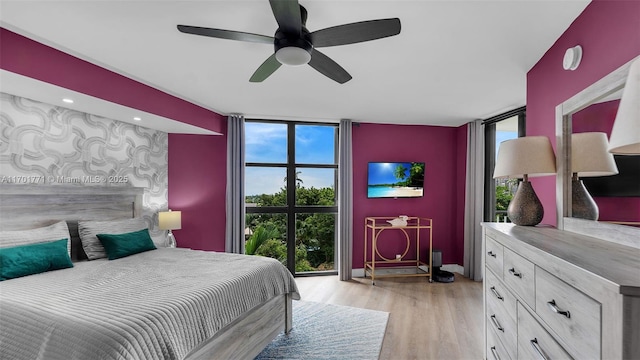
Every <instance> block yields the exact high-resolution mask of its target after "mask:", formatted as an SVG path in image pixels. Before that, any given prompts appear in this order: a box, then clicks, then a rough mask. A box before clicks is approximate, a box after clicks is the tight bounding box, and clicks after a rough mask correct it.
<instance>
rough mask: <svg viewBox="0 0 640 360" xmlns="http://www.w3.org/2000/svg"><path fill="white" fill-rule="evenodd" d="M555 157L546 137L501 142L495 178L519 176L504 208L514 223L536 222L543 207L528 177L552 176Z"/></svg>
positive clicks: (540, 215) (540, 219)
mask: <svg viewBox="0 0 640 360" xmlns="http://www.w3.org/2000/svg"><path fill="white" fill-rule="evenodd" d="M555 173H556V158H555V155H554V153H553V148H552V147H551V142H549V138H547V137H546V136H526V137H521V138H517V139H512V140H506V141H503V142H501V143H500V148H499V149H498V158H497V160H496V167H495V169H494V171H493V177H494V179H498V178H522V179H523V180H522V182H521V183H520V184H519V185H518V189H517V190H516V193H515V195H514V196H513V199H511V202H510V203H509V206H508V207H507V216H509V219H510V220H511V222H512V223H514V224H516V225H524V226H534V225H538V224H539V223H540V222H541V221H542V218H543V216H544V208H543V207H542V203H541V202H540V199H538V196H537V195H536V193H535V191H533V186H531V183H530V182H529V177H530V176H531V177H535V176H545V175H555Z"/></svg>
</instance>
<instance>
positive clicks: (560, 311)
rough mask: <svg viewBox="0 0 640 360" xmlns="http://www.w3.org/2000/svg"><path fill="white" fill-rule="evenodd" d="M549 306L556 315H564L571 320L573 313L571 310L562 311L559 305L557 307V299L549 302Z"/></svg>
mask: <svg viewBox="0 0 640 360" xmlns="http://www.w3.org/2000/svg"><path fill="white" fill-rule="evenodd" d="M547 305H549V309H551V311H553V312H554V313H556V314H558V315H564V316H566V317H567V319H570V318H571V313H570V312H569V310H560V308H559V307H558V305H556V300H555V299H553V300H551V301H549V302H547Z"/></svg>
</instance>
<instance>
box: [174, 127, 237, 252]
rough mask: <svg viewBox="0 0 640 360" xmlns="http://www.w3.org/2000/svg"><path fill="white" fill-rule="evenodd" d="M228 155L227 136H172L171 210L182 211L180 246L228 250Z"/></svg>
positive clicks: (177, 234) (178, 237)
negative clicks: (226, 208) (226, 194)
mask: <svg viewBox="0 0 640 360" xmlns="http://www.w3.org/2000/svg"><path fill="white" fill-rule="evenodd" d="M221 130H222V131H223V132H224V133H225V134H226V124H224V126H223V129H221ZM226 153H227V139H226V136H213V135H184V134H169V207H170V208H171V209H172V210H181V211H182V229H181V230H175V231H174V235H175V237H176V241H177V243H178V246H179V247H187V248H192V249H197V250H213V251H224V243H225V241H224V237H225V221H226V216H225V192H226V183H227V181H226V177H227V170H226V166H227V158H226Z"/></svg>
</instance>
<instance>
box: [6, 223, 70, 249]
mask: <svg viewBox="0 0 640 360" xmlns="http://www.w3.org/2000/svg"><path fill="white" fill-rule="evenodd" d="M62 239H67V252H68V253H69V256H71V240H70V239H71V235H69V227H68V226H67V222H66V221H59V222H57V223H55V224H51V225H49V226H44V227H40V228H36V229H29V230H9V231H0V248H4V247H10V246H18V245H27V244H35V243H43V242H49V241H56V240H62Z"/></svg>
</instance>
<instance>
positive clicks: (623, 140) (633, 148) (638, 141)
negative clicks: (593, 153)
mask: <svg viewBox="0 0 640 360" xmlns="http://www.w3.org/2000/svg"><path fill="white" fill-rule="evenodd" d="M609 152H611V153H613V154H617V155H640V58H638V59H636V60H635V61H634V62H633V63H631V68H629V75H628V77H627V82H626V84H625V86H624V90H623V91H622V98H621V99H620V105H619V106H618V112H617V113H616V119H615V120H614V122H613V129H612V130H611V137H610V138H609Z"/></svg>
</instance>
